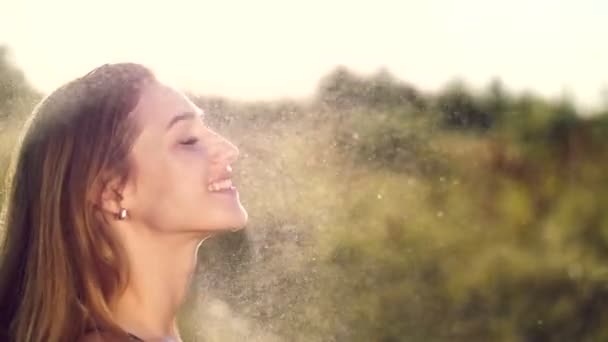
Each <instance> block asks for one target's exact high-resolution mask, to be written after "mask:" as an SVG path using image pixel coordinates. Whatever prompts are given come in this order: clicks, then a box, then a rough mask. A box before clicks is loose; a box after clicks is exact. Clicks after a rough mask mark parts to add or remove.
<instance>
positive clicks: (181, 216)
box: [137, 151, 210, 227]
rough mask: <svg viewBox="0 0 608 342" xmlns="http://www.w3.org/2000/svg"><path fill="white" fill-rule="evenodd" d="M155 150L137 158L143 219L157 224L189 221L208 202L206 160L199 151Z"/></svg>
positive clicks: (151, 223) (138, 199)
mask: <svg viewBox="0 0 608 342" xmlns="http://www.w3.org/2000/svg"><path fill="white" fill-rule="evenodd" d="M178 152H182V151H176V152H175V153H166V154H158V153H157V154H156V155H155V156H150V157H148V158H145V159H143V158H142V160H141V162H140V163H139V172H138V179H137V187H138V191H137V202H138V208H139V211H140V213H141V217H142V219H143V220H144V221H147V222H146V223H147V224H149V225H152V226H158V227H174V226H183V225H190V223H191V222H190V221H192V220H193V217H194V216H195V215H199V216H200V215H201V214H202V213H203V210H204V209H205V208H206V207H208V206H209V202H210V201H209V196H208V193H207V190H206V186H207V180H208V177H209V175H208V163H207V161H206V158H205V156H204V155H202V154H201V153H195V151H187V152H188V153H178Z"/></svg>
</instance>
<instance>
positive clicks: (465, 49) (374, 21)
mask: <svg viewBox="0 0 608 342" xmlns="http://www.w3.org/2000/svg"><path fill="white" fill-rule="evenodd" d="M0 1H2V3H1V4H0V42H4V43H6V44H8V45H9V47H10V48H11V49H12V52H13V54H14V56H15V60H16V62H17V64H18V65H19V66H20V67H22V68H23V69H24V70H25V72H26V74H27V76H28V77H29V79H30V80H31V81H32V82H33V83H34V84H35V85H36V86H37V87H39V88H40V89H42V90H43V91H50V90H52V89H53V88H55V87H56V86H58V85H59V84H61V83H62V82H65V81H67V80H69V79H71V78H73V77H77V76H80V75H81V74H83V73H85V72H87V71H89V70H90V69H92V68H93V67H95V66H97V65H99V64H102V63H105V62H116V61H135V62H141V63H144V64H147V65H148V66H150V67H152V68H153V69H154V70H155V71H156V72H157V73H158V74H160V75H161V77H163V78H165V79H168V80H170V81H171V82H172V83H174V84H176V85H178V86H181V87H185V88H190V89H192V90H194V91H197V92H201V93H208V94H218V95H224V96H229V97H234V98H244V99H273V98H279V97H284V96H289V97H301V96H307V95H311V94H312V93H313V92H314V90H315V87H316V85H317V82H318V80H319V78H320V77H321V76H322V75H324V74H326V73H327V72H328V71H330V70H331V69H333V67H334V66H336V65H338V64H341V65H345V66H347V67H350V68H352V69H353V70H355V71H357V72H360V73H364V74H366V73H371V72H373V71H375V70H377V69H378V68H379V67H386V68H387V69H389V70H390V71H392V72H393V73H394V74H395V75H397V76H398V77H400V78H402V79H405V80H407V81H409V82H412V83H414V84H416V85H417V86H419V87H421V88H422V89H429V90H433V89H437V88H438V87H440V86H442V85H444V84H445V83H446V82H447V81H449V80H451V79H453V78H455V77H461V78H463V79H465V80H466V81H467V82H469V83H470V84H472V85H476V86H480V85H483V84H485V83H487V82H488V81H489V80H490V79H491V78H492V77H495V76H498V77H501V78H502V79H503V81H504V82H505V83H506V84H507V86H508V87H510V88H512V89H515V90H518V91H519V90H523V89H531V90H534V91H536V92H538V93H541V94H544V95H548V96H559V95H560V94H564V92H566V93H569V94H572V95H574V96H575V98H576V99H577V100H578V101H580V102H581V103H583V104H597V103H600V102H599V101H600V93H601V91H602V90H604V91H605V93H606V94H608V68H607V66H608V44H607V43H606V42H607V41H608V1H605V0H569V1H566V0H509V1H507V0H503V1H497V0H443V1H442V0H418V1H413V0H401V1H386V0H384V1H383V0H373V1H371V0H370V1H363V0H359V1H357V0H347V1H338V0H333V1H332V0H324V1H315V0H306V1H288V0H276V1H270V0H255V1H229V0H221V1H218V0H214V1H203V0H198V1H186V0H172V1H160V0H159V1H151V0H148V1H128V0H105V1H97V2H94V1H84V0H77V1H69V0H52V1H48V0H46V1H44V0H41V1H32V0H19V1H17V0H0ZM606 97H608V96H604V97H602V99H603V100H602V101H608V99H606Z"/></svg>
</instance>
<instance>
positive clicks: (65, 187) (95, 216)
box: [0, 63, 155, 342]
mask: <svg viewBox="0 0 608 342" xmlns="http://www.w3.org/2000/svg"><path fill="white" fill-rule="evenodd" d="M153 81H155V77H154V75H153V73H152V72H151V71H150V70H149V69H148V68H146V67H144V66H142V65H139V64H133V63H119V64H105V65H103V66H100V67H98V68H96V69H94V70H92V71H91V72H89V73H88V74H86V75H84V76H83V77H80V78H77V79H75V80H73V81H71V82H68V83H67V84H65V85H63V86H61V87H60V88H58V89H57V90H55V91H54V92H52V93H51V94H50V95H48V96H47V97H46V98H44V99H43V100H42V101H41V102H40V103H39V104H38V105H37V106H36V108H35V109H34V111H33V113H32V115H31V117H30V118H29V119H28V121H27V122H26V125H25V127H24V130H23V133H22V135H21V137H20V140H19V142H18V144H17V149H16V151H15V154H14V156H13V159H12V161H11V165H10V167H9V170H8V174H7V179H6V185H5V189H6V193H5V198H4V205H3V208H4V209H3V212H2V213H1V215H0V227H1V228H2V232H1V234H2V240H1V245H0V253H1V254H0V340H2V341H5V340H7V341H31V342H37V341H76V340H78V339H79V338H80V337H81V336H82V335H84V334H85V332H86V331H88V330H90V329H97V328H100V327H103V329H104V330H106V331H107V330H110V331H116V332H121V330H120V328H119V326H118V324H116V322H115V321H114V320H113V318H112V315H111V312H110V307H111V304H112V303H113V301H114V300H115V298H116V297H117V296H118V295H119V294H120V292H121V291H123V290H124V288H125V286H126V282H127V278H128V269H126V262H125V256H124V249H123V248H122V247H121V246H120V245H119V243H118V241H117V239H116V238H114V237H113V236H111V235H110V232H109V230H108V229H103V226H104V224H105V223H104V220H103V219H100V215H99V196H100V191H101V189H102V188H103V187H104V185H105V184H106V182H107V181H108V180H109V179H110V177H119V179H126V177H127V176H128V172H129V169H130V162H129V151H130V149H131V147H132V145H133V142H134V140H135V138H136V136H137V134H138V127H137V124H136V123H135V120H134V119H133V118H131V117H130V116H129V114H130V113H131V112H132V111H133V109H134V108H135V106H136V105H137V102H138V101H139V98H140V95H141V90H142V89H143V87H144V86H145V85H146V84H147V83H148V82H153ZM123 333H124V332H123Z"/></svg>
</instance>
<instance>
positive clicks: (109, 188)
mask: <svg viewBox="0 0 608 342" xmlns="http://www.w3.org/2000/svg"><path fill="white" fill-rule="evenodd" d="M123 189H124V182H123V181H122V180H121V179H120V178H119V177H112V178H109V179H108V180H106V181H105V182H103V184H101V189H100V190H101V191H100V195H99V197H98V198H99V202H98V206H99V207H100V208H101V209H102V210H103V211H104V212H105V213H107V214H110V215H113V216H117V215H118V213H119V212H120V209H121V208H122V202H123Z"/></svg>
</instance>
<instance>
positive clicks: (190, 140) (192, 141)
mask: <svg viewBox="0 0 608 342" xmlns="http://www.w3.org/2000/svg"><path fill="white" fill-rule="evenodd" d="M197 142H198V139H197V138H188V139H186V140H184V141H182V142H180V144H181V145H194V144H196V143H197Z"/></svg>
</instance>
